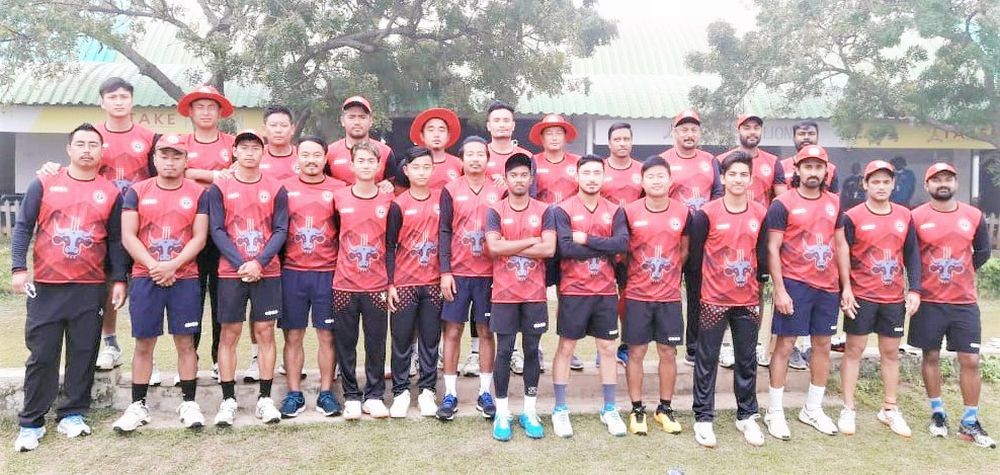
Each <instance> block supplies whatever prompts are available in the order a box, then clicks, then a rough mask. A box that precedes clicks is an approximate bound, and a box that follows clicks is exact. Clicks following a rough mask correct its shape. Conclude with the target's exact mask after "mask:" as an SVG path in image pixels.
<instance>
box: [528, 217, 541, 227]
mask: <svg viewBox="0 0 1000 475" xmlns="http://www.w3.org/2000/svg"><path fill="white" fill-rule="evenodd" d="M541 223H542V221H541V219H539V218H538V215H537V214H533V215H531V216H528V226H531V227H533V228H537V227H538V225H539V224H541Z"/></svg>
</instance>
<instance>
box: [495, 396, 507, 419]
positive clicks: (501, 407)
mask: <svg viewBox="0 0 1000 475" xmlns="http://www.w3.org/2000/svg"><path fill="white" fill-rule="evenodd" d="M496 401H497V415H496V417H500V416H501V415H503V416H508V415H510V406H509V405H508V404H507V401H508V399H507V398H505V397H498V398H497V399H496Z"/></svg>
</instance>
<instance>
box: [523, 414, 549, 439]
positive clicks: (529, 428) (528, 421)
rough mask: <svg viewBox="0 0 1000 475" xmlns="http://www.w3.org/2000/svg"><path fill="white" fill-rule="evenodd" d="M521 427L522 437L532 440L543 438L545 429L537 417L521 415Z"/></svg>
mask: <svg viewBox="0 0 1000 475" xmlns="http://www.w3.org/2000/svg"><path fill="white" fill-rule="evenodd" d="M519 422H520V423H521V427H524V435H527V436H528V437H531V438H532V439H541V438H542V437H545V427H543V426H542V420H541V419H539V418H538V416H537V415H530V416H529V415H527V414H521V418H520V420H519Z"/></svg>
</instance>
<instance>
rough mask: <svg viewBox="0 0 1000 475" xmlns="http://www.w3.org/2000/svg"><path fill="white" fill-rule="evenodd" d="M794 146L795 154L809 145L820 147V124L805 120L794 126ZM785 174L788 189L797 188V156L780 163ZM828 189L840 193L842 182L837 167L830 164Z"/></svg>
mask: <svg viewBox="0 0 1000 475" xmlns="http://www.w3.org/2000/svg"><path fill="white" fill-rule="evenodd" d="M792 144H793V145H795V152H796V153H798V151H799V150H802V148H803V147H806V146H809V145H819V124H817V123H816V122H813V121H811V120H803V121H801V122H797V123H795V124H793V125H792ZM779 163H780V164H781V169H782V171H783V172H784V174H785V183H786V184H787V185H788V188H789V189H790V188H795V187H797V186H799V185H798V181H795V180H794V178H795V155H792V156H791V157H787V158H785V159H783V160H781V161H780V162H779ZM827 168H828V170H827V175H826V188H827V189H828V190H830V191H831V192H833V193H837V192H839V191H840V180H839V179H838V177H837V165H835V164H833V163H830V164H829V166H828V167H827Z"/></svg>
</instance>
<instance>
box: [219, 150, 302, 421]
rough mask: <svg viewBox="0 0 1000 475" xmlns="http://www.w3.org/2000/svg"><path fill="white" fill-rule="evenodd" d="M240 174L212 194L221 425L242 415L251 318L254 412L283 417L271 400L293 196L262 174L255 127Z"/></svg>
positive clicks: (240, 153) (240, 157)
mask: <svg viewBox="0 0 1000 475" xmlns="http://www.w3.org/2000/svg"><path fill="white" fill-rule="evenodd" d="M235 141H236V145H235V147H234V152H235V156H236V167H234V169H233V177H232V178H230V179H226V180H219V181H218V182H216V183H213V184H212V186H211V188H209V191H208V203H209V220H210V223H211V224H210V231H211V236H212V240H213V241H214V242H215V245H216V247H218V248H219V253H220V254H221V255H222V258H221V259H219V324H220V325H221V327H222V333H221V334H220V338H219V383H220V384H221V386H222V404H220V406H219V412H218V413H217V414H216V415H215V425H217V426H222V427H227V426H231V425H232V424H233V418H234V416H235V415H236V410H237V404H236V392H235V391H236V381H235V378H236V346H237V345H238V344H239V341H240V334H241V333H243V325H244V322H245V321H246V313H247V312H246V308H247V302H249V303H250V321H251V329H252V331H253V333H255V334H256V335H257V342H258V345H259V348H260V353H259V357H258V359H259V365H260V393H259V395H258V398H257V405H256V410H255V412H254V415H255V416H256V417H257V418H258V419H260V420H261V421H263V422H264V423H275V422H278V421H280V420H281V413H280V412H278V409H277V408H276V407H275V406H274V400H273V399H271V384H272V382H273V381H274V379H273V378H274V365H275V360H276V359H277V350H276V346H275V341H274V323H275V321H276V320H278V319H280V318H281V262H280V261H279V259H278V257H277V256H278V253H279V252H280V251H281V249H282V247H283V246H284V245H285V240H286V238H287V235H288V194H287V191H286V190H285V187H284V186H282V185H281V182H279V181H278V180H275V179H274V178H272V177H270V176H267V175H264V174H263V173H261V171H260V160H261V157H262V156H263V153H264V140H263V139H262V138H261V137H260V135H258V134H257V133H255V132H253V131H245V132H242V133H240V134H238V135H237V136H236V138H235Z"/></svg>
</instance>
